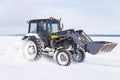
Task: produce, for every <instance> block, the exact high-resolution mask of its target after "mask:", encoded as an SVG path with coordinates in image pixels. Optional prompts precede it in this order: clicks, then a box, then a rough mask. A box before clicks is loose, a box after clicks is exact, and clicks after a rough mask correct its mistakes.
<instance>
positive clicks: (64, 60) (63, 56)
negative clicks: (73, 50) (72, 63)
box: [57, 52, 69, 65]
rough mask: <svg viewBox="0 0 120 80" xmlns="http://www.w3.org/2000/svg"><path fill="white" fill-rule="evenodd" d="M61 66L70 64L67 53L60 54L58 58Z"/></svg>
mask: <svg viewBox="0 0 120 80" xmlns="http://www.w3.org/2000/svg"><path fill="white" fill-rule="evenodd" d="M57 60H58V63H59V64H60V65H66V64H67V63H68V62H69V58H68V55H67V54H66V53H65V52H60V53H59V54H58V56H57Z"/></svg>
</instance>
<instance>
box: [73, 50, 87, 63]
mask: <svg viewBox="0 0 120 80" xmlns="http://www.w3.org/2000/svg"><path fill="white" fill-rule="evenodd" d="M73 60H74V61H75V62H79V63H81V62H83V61H84V60H85V52H84V51H83V50H81V49H77V50H76V51H75V53H73Z"/></svg>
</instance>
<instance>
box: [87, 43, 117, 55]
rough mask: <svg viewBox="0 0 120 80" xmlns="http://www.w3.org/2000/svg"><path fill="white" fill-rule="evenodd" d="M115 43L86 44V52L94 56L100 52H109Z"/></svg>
mask: <svg viewBox="0 0 120 80" xmlns="http://www.w3.org/2000/svg"><path fill="white" fill-rule="evenodd" d="M116 45H117V44H116V43H113V42H107V41H92V42H88V43H87V49H88V52H90V53H91V54H93V55H95V54H98V53H102V52H111V51H112V50H113V48H114V47H115V46H116Z"/></svg>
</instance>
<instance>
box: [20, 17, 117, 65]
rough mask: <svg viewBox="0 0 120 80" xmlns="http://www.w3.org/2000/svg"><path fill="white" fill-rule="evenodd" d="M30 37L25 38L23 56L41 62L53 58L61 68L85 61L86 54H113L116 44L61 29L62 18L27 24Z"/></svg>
mask: <svg viewBox="0 0 120 80" xmlns="http://www.w3.org/2000/svg"><path fill="white" fill-rule="evenodd" d="M28 24H29V29H28V34H27V35H26V36H24V37H23V39H22V40H24V41H25V44H24V56H25V57H26V58H27V59H28V60H38V59H39V58H40V57H41V55H43V54H45V55H48V56H53V58H54V59H55V60H56V62H57V63H58V64H59V65H62V66H68V65H70V63H71V61H72V60H74V61H76V62H83V61H84V59H85V52H88V53H91V54H93V55H96V54H98V53H101V52H110V51H111V50H112V49H113V48H114V47H115V46H116V45H117V44H116V43H113V42H107V41H92V39H91V38H90V37H89V36H88V35H87V34H86V33H85V32H84V31H83V30H77V31H75V30H74V29H68V30H62V29H63V24H61V19H60V20H58V19H55V18H53V17H50V18H48V19H34V20H30V21H29V22H28Z"/></svg>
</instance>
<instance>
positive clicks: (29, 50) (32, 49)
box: [27, 45, 35, 55]
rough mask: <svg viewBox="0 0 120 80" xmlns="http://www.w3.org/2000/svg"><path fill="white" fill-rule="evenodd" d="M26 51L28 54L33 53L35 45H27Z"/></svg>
mask: <svg viewBox="0 0 120 80" xmlns="http://www.w3.org/2000/svg"><path fill="white" fill-rule="evenodd" d="M27 51H28V53H29V54H30V55H32V54H34V53H35V47H34V46H33V45H29V47H28V49H27Z"/></svg>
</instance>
